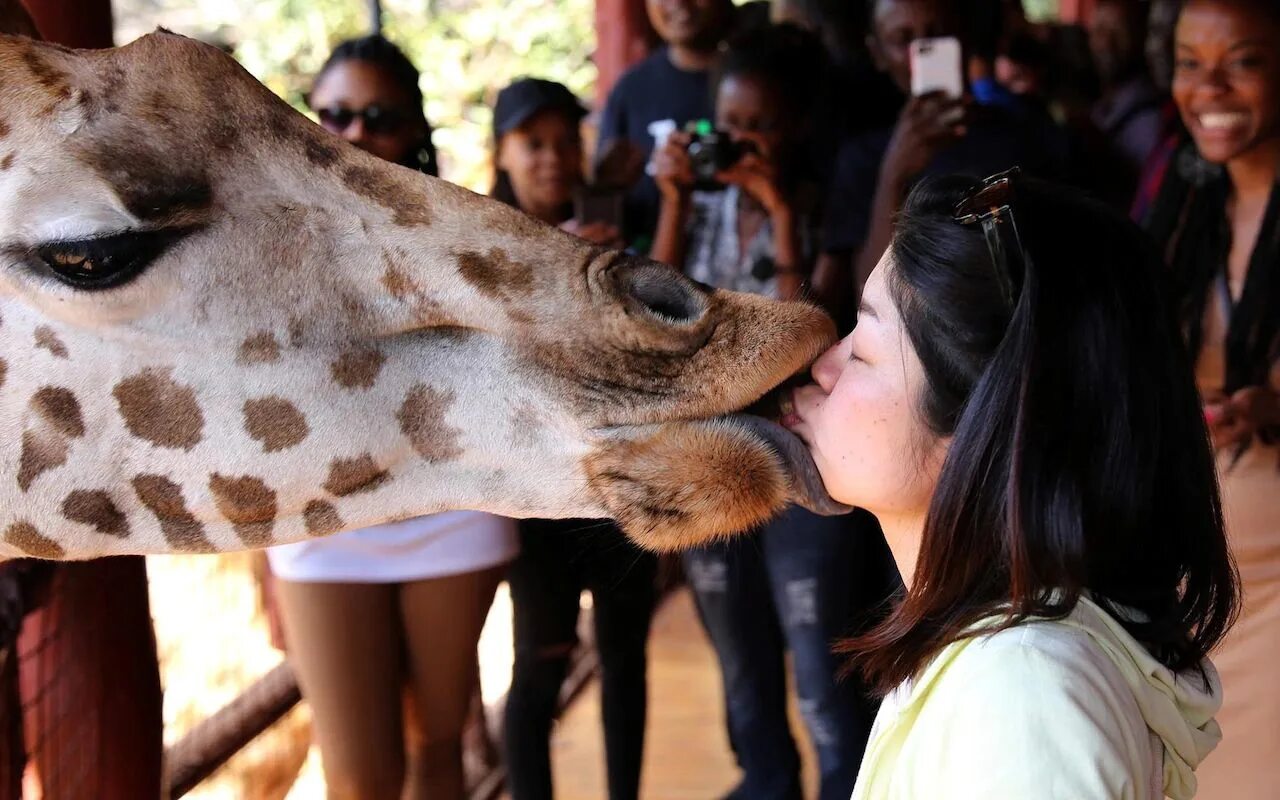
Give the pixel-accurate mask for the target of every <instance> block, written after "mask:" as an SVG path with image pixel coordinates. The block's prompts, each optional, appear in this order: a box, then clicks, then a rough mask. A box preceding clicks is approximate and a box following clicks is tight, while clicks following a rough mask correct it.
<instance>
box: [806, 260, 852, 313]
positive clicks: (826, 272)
mask: <svg viewBox="0 0 1280 800" xmlns="http://www.w3.org/2000/svg"><path fill="white" fill-rule="evenodd" d="M852 262H853V259H852V258H850V256H849V252H848V251H847V250H846V251H841V252H834V253H819V254H818V259H817V261H816V262H815V263H814V265H813V278H812V279H811V280H810V281H809V285H810V286H811V287H812V291H813V299H814V301H815V302H817V303H818V305H820V306H822V307H823V308H824V309H826V311H827V313H828V314H830V315H831V316H832V318H833V319H836V320H841V319H843V318H844V314H845V312H846V310H847V309H849V308H851V307H856V305H857V302H858V294H857V293H855V294H853V295H851V294H850V292H849V285H850V284H851V283H853V281H852V279H851V277H850V270H851V269H852V267H853V263H852ZM856 288H857V287H855V290H856Z"/></svg>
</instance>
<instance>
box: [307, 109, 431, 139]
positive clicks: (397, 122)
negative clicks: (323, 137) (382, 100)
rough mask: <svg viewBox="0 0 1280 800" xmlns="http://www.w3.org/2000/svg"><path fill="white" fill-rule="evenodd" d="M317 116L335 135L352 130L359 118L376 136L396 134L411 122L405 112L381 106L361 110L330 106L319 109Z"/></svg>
mask: <svg viewBox="0 0 1280 800" xmlns="http://www.w3.org/2000/svg"><path fill="white" fill-rule="evenodd" d="M316 116H318V117H320V124H321V125H323V126H324V127H325V128H327V129H328V130H330V131H332V132H334V133H342V132H343V131H345V130H346V129H347V128H350V127H351V123H353V122H355V121H356V118H357V117H359V118H360V119H361V120H363V121H364V129H365V130H366V131H367V132H369V133H371V134H373V135H375V136H376V135H379V134H386V133H396V132H398V131H400V130H401V129H402V128H404V126H405V123H407V122H408V121H409V116H408V115H407V114H405V113H404V112H402V111H397V110H396V109H394V108H383V107H381V106H368V107H366V108H361V109H352V108H343V107H342V106H329V107H327V108H317V109H316Z"/></svg>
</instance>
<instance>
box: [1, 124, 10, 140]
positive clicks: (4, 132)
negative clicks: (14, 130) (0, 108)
mask: <svg viewBox="0 0 1280 800" xmlns="http://www.w3.org/2000/svg"><path fill="white" fill-rule="evenodd" d="M9 131H10V128H9V123H7V122H5V121H4V120H2V119H0V139H3V138H4V137H6V136H8V135H9Z"/></svg>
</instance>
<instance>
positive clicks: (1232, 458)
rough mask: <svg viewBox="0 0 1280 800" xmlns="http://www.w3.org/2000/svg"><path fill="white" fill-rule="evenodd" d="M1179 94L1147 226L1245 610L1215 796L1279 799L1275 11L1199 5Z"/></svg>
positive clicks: (1187, 19)
mask: <svg viewBox="0 0 1280 800" xmlns="http://www.w3.org/2000/svg"><path fill="white" fill-rule="evenodd" d="M1175 43H1176V64H1175V69H1174V77H1173V94H1174V100H1175V101H1176V102H1177V105H1178V110H1179V112H1180V113H1181V115H1182V120H1183V123H1184V124H1185V125H1186V127H1187V130H1188V131H1189V132H1190V134H1191V139H1192V141H1191V142H1188V143H1187V144H1186V145H1185V146H1184V147H1183V148H1182V150H1181V151H1180V152H1179V153H1178V154H1177V155H1176V156H1175V158H1174V160H1173V162H1172V164H1173V166H1172V167H1171V168H1170V170H1169V174H1168V177H1167V178H1166V179H1165V182H1164V185H1163V186H1162V187H1161V189H1160V193H1159V195H1158V197H1157V199H1156V202H1155V204H1154V206H1153V208H1152V212H1151V215H1150V219H1149V220H1148V227H1149V229H1150V231H1151V233H1152V234H1153V235H1154V237H1155V238H1156V240H1157V241H1158V242H1160V244H1161V245H1162V246H1163V247H1164V252H1165V254H1166V256H1167V258H1168V261H1169V278H1170V283H1171V284H1172V286H1173V289H1174V292H1175V296H1176V298H1177V300H1178V312H1179V315H1180V317H1181V322H1182V324H1183V328H1184V330H1185V331H1186V332H1187V338H1188V341H1189V344H1190V347H1191V350H1192V352H1193V354H1194V355H1195V357H1196V379H1197V382H1198V384H1199V388H1200V393H1201V396H1202V399H1203V402H1204V404H1205V416H1206V418H1207V420H1208V421H1209V424H1210V432H1211V433H1212V435H1213V443H1214V448H1215V450H1216V451H1217V458H1218V470H1219V478H1220V480H1221V482H1222V487H1223V499H1224V504H1225V513H1226V519H1227V524H1228V528H1229V530H1230V534H1231V544H1232V549H1233V551H1234V555H1235V557H1236V559H1237V561H1238V562H1239V564H1240V575H1241V579H1242V582H1243V590H1244V599H1245V603H1244V612H1243V615H1242V617H1241V621H1240V624H1239V625H1237V626H1236V628H1235V629H1234V630H1233V631H1232V633H1231V635H1230V636H1228V637H1227V639H1226V641H1225V642H1224V643H1223V645H1222V647H1221V648H1220V649H1219V651H1218V652H1217V654H1216V655H1215V657H1214V663H1215V664H1217V665H1218V667H1219V669H1220V670H1221V673H1222V682H1223V687H1224V689H1225V691H1226V701H1225V704H1224V705H1223V709H1222V712H1221V714H1220V715H1219V718H1220V720H1221V721H1222V726H1223V734H1224V738H1223V743H1222V747H1221V749H1220V750H1221V751H1220V753H1219V754H1216V755H1215V756H1214V757H1213V758H1212V759H1210V761H1209V762H1208V764H1207V765H1206V768H1205V769H1204V771H1203V774H1202V778H1203V782H1202V792H1201V794H1200V795H1199V796H1200V797H1203V798H1209V799H1210V800H1218V799H1219V798H1231V800H1261V799H1262V798H1270V797H1273V796H1274V795H1275V780H1274V777H1275V763H1276V759H1277V758H1280V732H1278V731H1277V729H1276V726H1275V720H1276V719H1280V685H1277V683H1276V681H1275V680H1274V676H1273V675H1272V674H1271V670H1269V669H1268V668H1266V667H1265V666H1263V665H1266V664H1272V663H1275V661H1276V660H1277V659H1280V559H1278V558H1277V556H1276V553H1277V552H1280V523H1278V522H1277V521H1278V520H1280V492H1277V488H1278V487H1280V470H1278V469H1277V464H1280V448H1278V447H1277V446H1276V445H1277V442H1280V5H1277V4H1276V3H1275V2H1271V0H1192V2H1189V3H1187V6H1186V8H1185V9H1184V11H1183V13H1182V16H1181V19H1180V20H1179V22H1178V26H1177V31H1176V42H1175Z"/></svg>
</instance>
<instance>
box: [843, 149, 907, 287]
mask: <svg viewBox="0 0 1280 800" xmlns="http://www.w3.org/2000/svg"><path fill="white" fill-rule="evenodd" d="M886 163H887V160H886ZM906 198H907V179H906V178H904V177H902V176H901V175H899V174H896V171H895V170H889V171H885V170H881V172H880V179H879V180H878V181H877V182H876V191H875V195H874V196H873V198H872V201H871V219H870V222H869V224H868V226H867V238H866V239H864V240H863V242H862V247H861V248H860V249H859V250H858V257H857V259H855V261H854V269H853V286H854V292H855V293H861V291H862V287H863V286H864V285H866V283H867V277H868V276H869V275H871V271H872V270H873V269H875V268H876V264H879V263H880V258H881V256H883V255H884V251H885V250H887V249H888V247H889V243H890V242H891V241H893V217H894V215H895V214H897V213H898V209H899V208H901V207H902V202H903V201H904V200H906Z"/></svg>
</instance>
